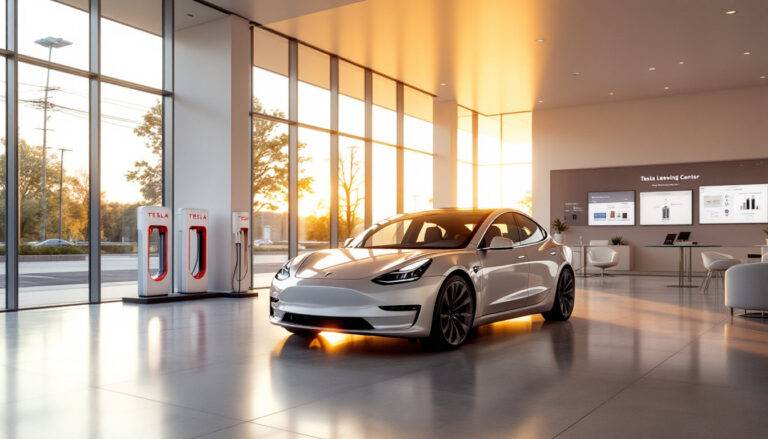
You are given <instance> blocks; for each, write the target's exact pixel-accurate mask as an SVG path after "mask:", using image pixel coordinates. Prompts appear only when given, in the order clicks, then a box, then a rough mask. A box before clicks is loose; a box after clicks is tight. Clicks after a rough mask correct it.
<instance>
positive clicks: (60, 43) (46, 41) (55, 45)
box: [35, 37, 72, 241]
mask: <svg viewBox="0 0 768 439" xmlns="http://www.w3.org/2000/svg"><path fill="white" fill-rule="evenodd" d="M35 43H37V44H39V45H41V46H43V47H47V48H48V62H51V55H53V49H59V48H62V47H66V46H69V45H71V44H72V43H71V42H70V41H67V40H65V39H64V38H56V37H45V38H41V39H39V40H37V41H35ZM50 82H51V69H50V68H48V69H47V71H46V74H45V91H44V93H45V94H44V97H43V169H42V178H41V180H42V181H41V183H40V186H41V189H42V191H41V193H40V199H41V202H42V203H41V204H42V209H41V210H42V214H43V221H42V225H41V226H40V240H41V241H45V233H46V225H47V224H46V223H47V222H48V212H47V210H48V206H47V204H48V199H47V197H46V193H45V189H46V187H47V184H46V174H47V169H46V167H47V163H46V161H47V156H48V91H49V90H50Z"/></svg>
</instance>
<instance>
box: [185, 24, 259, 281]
mask: <svg viewBox="0 0 768 439" xmlns="http://www.w3.org/2000/svg"><path fill="white" fill-rule="evenodd" d="M175 37H176V40H175V78H174V79H175V84H174V85H175V90H174V94H175V101H174V103H175V105H174V110H175V119H174V121H175V125H174V134H175V145H174V147H175V150H174V169H173V174H174V206H175V208H177V209H178V208H183V207H193V208H203V209H207V210H208V213H209V227H210V230H208V239H209V242H208V276H209V278H208V289H209V291H227V292H228V291H231V290H232V288H231V277H232V271H233V269H234V258H235V251H234V244H233V236H232V233H231V228H232V227H231V222H232V219H231V215H232V212H233V211H242V212H249V215H250V211H251V203H250V198H251V191H250V181H251V177H250V161H251V141H250V138H251V133H250V115H249V111H250V85H249V84H250V72H251V65H250V64H251V54H250V44H251V43H250V39H251V37H250V29H249V24H248V22H247V21H246V20H243V19H241V18H239V17H235V16H226V17H224V18H221V19H218V20H214V21H210V22H207V23H203V24H201V25H198V26H193V27H189V28H185V29H180V30H178V31H177V32H176V34H175ZM251 236H252V235H251ZM249 239H250V238H249ZM177 257H178V255H177ZM243 262H244V263H243V267H244V268H248V269H249V270H250V261H243ZM246 279H247V278H246Z"/></svg>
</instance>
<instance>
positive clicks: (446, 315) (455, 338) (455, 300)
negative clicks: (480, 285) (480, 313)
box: [438, 277, 474, 346]
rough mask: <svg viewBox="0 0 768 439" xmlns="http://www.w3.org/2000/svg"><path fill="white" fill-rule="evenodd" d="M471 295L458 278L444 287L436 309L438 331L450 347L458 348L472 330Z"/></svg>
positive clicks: (462, 281) (464, 283)
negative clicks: (438, 324)
mask: <svg viewBox="0 0 768 439" xmlns="http://www.w3.org/2000/svg"><path fill="white" fill-rule="evenodd" d="M473 311H474V310H473V306H472V293H471V292H470V290H469V287H468V286H467V284H466V282H465V281H464V280H463V279H461V278H460V277H456V278H455V279H452V280H451V281H450V283H448V285H446V287H445V291H444V292H443V294H442V297H441V300H440V304H439V307H438V318H439V323H440V331H441V332H442V335H443V339H444V340H445V341H446V342H447V343H448V344H449V345H451V346H459V345H461V344H462V343H463V342H464V340H466V338H467V335H469V330H470V329H471V328H472V317H473V316H472V314H473Z"/></svg>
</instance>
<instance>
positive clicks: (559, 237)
mask: <svg viewBox="0 0 768 439" xmlns="http://www.w3.org/2000/svg"><path fill="white" fill-rule="evenodd" d="M566 230H568V224H566V223H565V221H564V220H561V219H560V218H555V219H554V220H552V239H554V240H555V242H558V243H562V242H563V232H565V231H566Z"/></svg>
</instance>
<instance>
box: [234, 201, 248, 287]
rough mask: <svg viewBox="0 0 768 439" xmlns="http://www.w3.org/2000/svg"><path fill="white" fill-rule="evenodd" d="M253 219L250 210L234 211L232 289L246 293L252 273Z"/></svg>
mask: <svg viewBox="0 0 768 439" xmlns="http://www.w3.org/2000/svg"><path fill="white" fill-rule="evenodd" d="M250 229H251V221H250V217H249V216H248V212H232V243H233V247H234V252H235V266H234V269H233V271H232V291H234V292H236V293H244V292H246V291H248V289H249V288H250V282H249V281H248V276H249V275H250V273H251V267H250V265H251V264H250V263H249V261H250V258H249V257H248V256H249V254H250V251H251V238H250V236H251V233H250Z"/></svg>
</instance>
